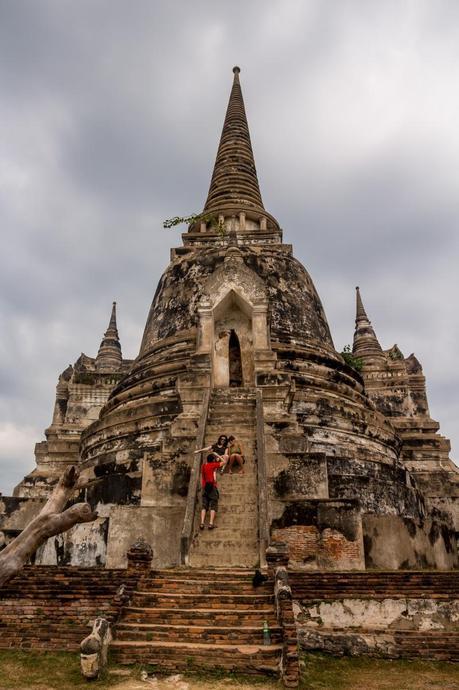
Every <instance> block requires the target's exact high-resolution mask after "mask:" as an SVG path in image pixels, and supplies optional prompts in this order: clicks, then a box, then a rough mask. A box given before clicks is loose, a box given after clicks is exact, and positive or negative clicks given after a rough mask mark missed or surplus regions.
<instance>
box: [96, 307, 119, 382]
mask: <svg viewBox="0 0 459 690" xmlns="http://www.w3.org/2000/svg"><path fill="white" fill-rule="evenodd" d="M122 361H123V356H122V354H121V344H120V340H119V336H118V328H117V326H116V302H113V306H112V313H111V315H110V321H109V324H108V328H107V330H106V331H105V335H104V337H103V338H102V342H101V343H100V347H99V352H98V353H97V357H96V369H97V370H98V371H102V372H110V371H118V369H119V368H120V366H121V363H122Z"/></svg>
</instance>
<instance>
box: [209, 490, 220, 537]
mask: <svg viewBox="0 0 459 690" xmlns="http://www.w3.org/2000/svg"><path fill="white" fill-rule="evenodd" d="M218 497H219V493H218V489H217V488H216V487H214V488H213V491H212V495H211V497H210V501H209V503H210V506H209V507H210V522H209V529H214V527H215V525H214V521H215V516H216V514H217V509H218Z"/></svg>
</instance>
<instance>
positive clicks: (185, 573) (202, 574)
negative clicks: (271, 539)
mask: <svg viewBox="0 0 459 690" xmlns="http://www.w3.org/2000/svg"><path fill="white" fill-rule="evenodd" d="M151 572H152V576H154V577H156V578H164V579H173V580H175V579H176V578H177V576H180V577H184V578H188V577H190V578H192V579H196V578H204V579H205V578H212V577H214V576H215V574H216V573H218V579H219V581H220V582H221V581H223V580H240V581H242V582H249V581H251V580H252V577H253V570H251V569H250V568H218V569H215V568H190V567H189V566H178V567H176V568H170V569H164V570H152V571H151Z"/></svg>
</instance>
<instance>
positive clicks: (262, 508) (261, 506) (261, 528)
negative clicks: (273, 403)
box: [256, 390, 269, 566]
mask: <svg viewBox="0 0 459 690" xmlns="http://www.w3.org/2000/svg"><path fill="white" fill-rule="evenodd" d="M256 423H257V480H258V539H259V548H260V566H264V565H265V563H266V560H265V559H266V549H267V548H268V545H269V529H268V500H267V490H268V484H267V473H266V450H265V428H264V427H265V420H264V412H263V394H262V392H261V391H260V390H257V394H256Z"/></svg>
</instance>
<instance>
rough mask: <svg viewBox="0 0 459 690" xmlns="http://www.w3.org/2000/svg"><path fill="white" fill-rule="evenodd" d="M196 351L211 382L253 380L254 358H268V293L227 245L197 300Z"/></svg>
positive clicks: (220, 385) (219, 385)
mask: <svg viewBox="0 0 459 690" xmlns="http://www.w3.org/2000/svg"><path fill="white" fill-rule="evenodd" d="M197 311H198V317H199V328H198V343H197V352H198V353H199V354H205V353H207V354H208V355H209V359H210V363H211V372H212V374H211V383H212V386H213V387H214V388H224V387H227V386H230V385H241V386H254V385H255V375H256V371H257V370H258V368H259V366H258V364H259V362H260V361H261V360H262V361H263V362H266V360H267V359H268V360H269V359H270V357H269V354H270V353H271V348H270V343H269V332H268V299H267V295H266V290H265V286H264V283H263V281H262V280H261V279H260V278H259V276H258V275H257V274H256V273H255V272H254V271H252V270H251V269H250V268H248V267H247V266H246V265H245V263H244V260H243V258H242V254H241V252H240V250H239V249H237V247H230V248H229V249H228V250H227V252H226V256H225V260H224V262H223V265H222V266H220V267H219V268H218V269H217V270H216V271H215V272H214V273H213V274H212V275H211V276H210V277H209V279H208V281H207V283H206V285H205V286H204V292H203V295H202V297H201V300H200V302H199V305H198V309H197Z"/></svg>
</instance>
